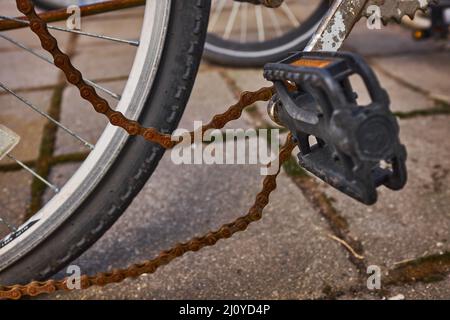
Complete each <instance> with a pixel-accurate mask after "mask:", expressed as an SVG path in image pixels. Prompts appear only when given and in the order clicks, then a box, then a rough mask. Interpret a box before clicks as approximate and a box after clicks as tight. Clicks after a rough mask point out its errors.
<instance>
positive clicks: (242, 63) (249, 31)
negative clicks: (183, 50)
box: [205, 0, 329, 67]
mask: <svg viewBox="0 0 450 320" xmlns="http://www.w3.org/2000/svg"><path fill="white" fill-rule="evenodd" d="M328 7H329V1H328V0H320V1H317V0H285V1H284V3H283V5H282V6H281V7H279V8H276V9H271V8H264V7H262V6H260V5H252V4H249V3H241V2H234V3H232V2H228V1H227V0H215V1H213V6H212V9H211V21H210V25H209V30H208V37H207V40H206V44H205V57H206V58H207V59H209V60H210V61H211V62H214V63H218V64H223V65H230V66H236V67H255V66H262V65H264V64H265V63H267V62H275V61H279V60H281V59H282V58H284V57H286V55H287V54H289V52H291V51H299V50H302V49H303V48H304V47H305V46H306V44H307V42H308V41H309V38H310V37H311V36H312V34H313V33H314V31H315V30H316V28H317V26H318V24H319V23H320V20H321V19H322V17H323V16H324V15H325V13H326V12H327V10H328Z"/></svg>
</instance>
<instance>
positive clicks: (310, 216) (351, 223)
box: [0, 4, 450, 299]
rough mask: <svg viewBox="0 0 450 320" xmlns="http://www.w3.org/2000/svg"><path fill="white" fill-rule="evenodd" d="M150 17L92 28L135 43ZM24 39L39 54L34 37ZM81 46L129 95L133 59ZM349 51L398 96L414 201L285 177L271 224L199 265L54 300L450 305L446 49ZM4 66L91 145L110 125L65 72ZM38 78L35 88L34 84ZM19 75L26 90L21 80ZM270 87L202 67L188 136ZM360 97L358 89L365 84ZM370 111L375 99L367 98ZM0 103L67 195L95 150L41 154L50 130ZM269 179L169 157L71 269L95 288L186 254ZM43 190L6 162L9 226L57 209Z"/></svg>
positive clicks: (103, 76) (250, 122)
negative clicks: (161, 257) (139, 266)
mask: <svg viewBox="0 0 450 320" xmlns="http://www.w3.org/2000/svg"><path fill="white" fill-rule="evenodd" d="M2 5H3V4H2ZM140 14H141V13H140V12H139V10H130V11H128V12H126V13H125V14H124V16H121V15H118V14H112V15H110V16H108V19H105V20H104V21H103V20H102V22H101V23H102V24H100V23H96V20H95V19H90V20H87V22H86V26H89V27H90V28H95V30H97V31H99V32H101V31H102V30H103V31H105V33H106V31H107V33H110V34H111V33H114V34H116V33H119V35H120V33H121V32H122V33H123V34H122V35H123V36H125V37H128V38H130V37H133V33H132V32H131V31H130V29H131V25H133V24H137V23H138V21H139V18H138V17H140ZM119 19H125V20H126V21H127V25H128V26H130V28H118V27H117V26H118V24H119V22H118V21H119ZM135 36H137V35H136V34H135ZM20 37H22V39H23V40H24V41H26V42H27V43H30V44H31V43H32V39H29V38H28V37H27V35H24V34H21V35H20ZM62 41H64V40H62ZM73 41H74V39H72V42H73ZM75 41H78V42H76V45H74V43H72V42H71V41H69V40H66V43H65V45H66V47H67V48H69V50H70V49H71V48H72V49H73V61H74V62H75V63H76V64H77V65H79V66H80V67H81V69H82V70H83V71H84V72H85V74H86V76H87V77H89V78H91V79H94V80H96V81H99V82H100V83H102V84H104V85H105V86H107V87H108V88H111V89H114V90H116V91H117V92H120V91H121V90H122V88H123V86H124V84H125V82H126V79H127V72H128V70H129V68H130V66H131V63H132V58H133V51H132V50H131V49H130V48H127V47H122V46H120V45H107V46H106V45H103V43H102V42H98V41H96V40H92V39H82V38H80V39H77V40H75ZM445 44H447V47H446V46H445ZM446 48H447V49H446ZM346 49H347V50H352V51H356V52H360V53H362V54H363V55H364V56H365V57H366V58H367V59H368V61H369V62H370V64H371V65H372V66H373V67H374V70H375V72H376V73H377V75H378V76H379V78H380V80H381V82H382V84H383V86H384V87H385V88H386V89H387V90H388V91H389V93H390V96H391V100H392V109H393V110H394V111H395V112H397V114H398V115H399V117H400V118H401V120H400V127H401V138H402V142H403V143H404V144H405V145H406V147H407V149H408V152H409V157H408V169H409V182H408V185H407V187H406V188H405V189H404V190H402V191H400V192H392V191H388V190H386V189H382V190H381V192H380V199H379V201H378V203H377V204H376V205H375V206H371V207H367V206H363V205H360V204H358V203H356V202H355V201H354V200H352V199H350V198H348V197H346V196H344V195H342V194H340V193H339V192H337V191H336V190H334V189H332V188H330V187H328V186H326V185H325V184H323V183H322V182H320V181H318V180H317V179H315V178H313V177H310V176H304V175H301V174H300V175H299V174H298V171H296V170H292V168H291V169H290V170H285V171H283V172H282V173H281V175H280V177H279V181H278V185H279V187H278V189H277V190H276V191H275V192H274V193H273V195H272V196H271V202H270V205H269V206H268V207H267V209H266V210H265V216H264V218H263V219H262V220H261V221H260V222H258V223H256V224H254V225H252V226H251V227H250V228H249V230H247V231H246V232H244V233H241V234H238V235H236V236H235V237H233V238H231V239H228V240H226V241H221V242H219V243H218V244H217V245H216V246H214V247H211V248H207V249H204V250H201V251H200V252H198V253H189V254H187V255H185V256H184V257H182V258H180V259H177V260H175V261H174V262H172V263H171V264H170V265H168V266H165V267H163V268H161V269H159V270H158V271H157V272H156V273H155V274H152V275H144V276H141V277H139V278H138V279H135V280H126V281H125V282H124V283H121V284H117V285H110V286H107V287H104V288H99V287H95V288H91V289H89V290H85V291H74V292H70V293H57V294H53V295H50V296H46V297H44V298H46V299H188V298H190V299H203V298H215V299H224V298H239V299H246V298H252V299H258V298H261V299H264V298H267V299H320V298H330V299H333V298H339V299H381V298H392V297H396V298H406V299H415V298H420V299H434V298H437V299H443V298H444V299H445V298H447V299H448V298H450V282H449V280H450V279H449V276H448V274H449V273H450V232H449V230H450V209H449V208H450V173H449V172H450V161H449V159H450V157H449V156H450V148H449V147H450V146H449V144H448V141H447V140H448V139H446V137H448V136H449V135H450V121H449V120H450V115H449V113H450V106H449V103H450V82H449V75H450V69H449V66H450V55H449V52H448V42H446V43H436V42H432V41H425V42H415V41H413V40H412V39H411V36H410V31H408V30H406V29H405V28H403V27H400V26H389V27H384V28H383V29H382V30H377V31H369V30H367V29H366V28H365V27H364V24H363V23H360V24H359V25H358V26H357V28H356V29H355V32H354V34H353V35H352V36H351V38H350V39H349V41H348V42H347V44H346ZM98 52H106V54H98ZM0 55H1V58H0V68H1V70H2V72H1V76H0V77H1V81H5V82H7V81H12V82H11V86H12V87H14V88H16V89H17V90H19V91H20V92H23V94H25V95H27V97H29V99H30V100H33V101H34V102H35V103H37V104H39V105H40V106H42V107H43V108H52V106H53V107H55V106H54V103H52V101H54V99H51V98H52V95H53V98H54V97H55V94H59V95H60V97H61V103H60V104H59V105H58V106H57V107H58V110H59V116H60V118H61V121H62V122H63V123H65V124H68V125H69V124H70V126H71V127H73V128H74V129H76V130H77V132H80V134H82V136H83V137H84V138H86V139H88V140H89V141H91V142H95V141H96V139H97V138H98V136H99V134H100V133H101V132H102V130H103V128H104V125H105V121H104V119H102V118H100V117H97V116H92V111H91V110H90V109H89V108H88V106H87V104H86V103H85V102H83V101H82V100H81V99H79V98H78V97H77V93H76V91H75V90H74V89H73V88H71V87H69V86H67V87H63V88H62V91H61V92H60V91H57V90H60V89H61V85H60V83H61V79H60V77H59V75H58V73H57V72H55V71H50V70H52V69H51V68H48V67H47V66H45V65H37V64H36V61H29V60H28V59H32V58H24V59H26V60H22V55H24V56H25V53H21V52H20V51H17V50H15V49H14V48H12V47H10V46H5V45H4V44H1V45H0ZM22 61H25V62H27V63H25V62H22ZM28 61H29V62H30V65H28ZM38 63H40V62H38ZM35 64H36V65H35ZM111 66H114V67H111ZM30 68H31V70H32V76H31V75H29V76H27V75H25V72H24V71H25V70H30ZM13 72H14V73H17V74H19V75H21V76H24V77H23V78H20V77H19V76H17V77H10V76H9V74H12V73H13ZM355 81H356V80H355ZM24 83H25V84H26V86H25V87H24V86H23V84H24ZM58 84H59V86H56V87H55V85H58ZM266 84H267V83H266V82H265V81H264V79H262V76H261V71H260V70H256V69H255V70H253V69H233V68H223V67H218V66H213V65H210V64H208V63H207V62H204V63H203V64H202V66H201V69H200V73H199V75H198V79H197V82H196V85H195V88H194V91H193V94H192V97H191V99H190V102H189V105H188V107H187V111H186V113H185V115H184V116H183V119H182V122H181V124H180V126H181V127H183V128H186V129H191V128H192V122H193V121H194V120H203V121H207V120H208V119H210V117H211V116H212V115H213V114H215V113H219V112H222V111H223V110H224V109H225V107H226V106H228V105H230V104H232V103H233V102H234V101H235V100H236V96H237V94H238V91H243V90H254V89H257V88H259V87H260V86H263V85H266ZM355 85H356V87H357V88H358V87H360V85H358V83H357V82H355ZM58 88H59V89H58ZM360 98H361V99H363V100H364V99H367V97H365V95H364V93H362V94H361V96H360ZM0 102H1V103H2V105H7V106H14V107H17V110H14V112H12V111H10V110H11V109H12V108H0V122H4V123H6V124H7V125H8V126H11V127H12V128H13V129H14V130H15V131H17V132H19V133H20V134H21V135H22V136H23V137H24V140H23V142H22V144H21V145H20V146H19V147H18V148H17V149H15V153H16V154H17V155H18V156H19V157H20V158H21V159H23V160H26V161H29V162H30V164H33V163H34V161H36V160H39V159H41V160H42V159H44V160H45V159H47V160H49V159H50V160H51V161H48V162H49V163H50V167H49V168H50V172H49V174H48V178H49V179H50V180H51V181H52V182H53V183H56V184H58V185H62V184H63V183H64V182H65V181H67V179H68V178H69V177H70V176H71V174H72V173H73V172H74V171H75V170H76V169H77V167H78V166H79V164H80V160H81V159H82V158H83V155H84V154H85V152H86V150H85V149H83V147H82V146H80V145H79V144H77V143H76V142H74V141H73V140H71V139H70V138H68V136H67V135H66V134H65V133H63V132H60V131H58V132H57V133H56V140H55V145H54V150H52V151H51V153H50V154H47V153H45V152H43V150H42V148H40V146H39V145H38V144H36V142H35V141H36V138H37V139H40V140H42V137H41V136H42V132H44V131H45V128H44V126H45V121H42V119H39V117H36V116H35V115H33V114H31V113H27V111H26V110H25V111H23V114H22V113H20V114H19V113H18V112H22V111H19V110H20V108H25V107H23V106H21V105H20V104H18V103H16V102H14V101H13V99H12V98H11V97H9V96H7V95H5V94H2V93H0ZM264 108H265V106H264V105H263V104H258V109H257V110H258V111H257V112H256V113H255V112H254V111H253V112H246V113H244V115H243V117H242V118H241V119H239V120H237V121H235V122H233V123H231V124H230V126H229V127H230V128H251V127H261V126H264V125H266V124H267V122H268V121H269V120H268V118H267V116H266V115H265V109H264ZM24 119H25V120H26V124H27V126H24V125H23V124H24V122H23V121H24ZM10 123H11V125H10ZM28 130H31V131H28ZM58 157H59V158H58ZM64 157H65V158H66V159H65V160H64V161H62V160H61V159H63V158H64ZM57 158H58V159H59V160H58V159H57ZM52 159H53V160H52ZM55 159H56V160H55ZM68 159H69V160H68ZM296 172H297V174H295V173H296ZM261 179H262V177H261V176H260V175H259V167H258V166H250V165H245V166H244V165H234V166H232V165H216V166H206V165H181V166H176V165H174V164H173V163H172V162H171V159H170V154H169V153H167V154H166V155H165V157H164V158H163V160H162V161H161V163H160V165H159V166H158V168H157V170H156V172H155V174H154V176H152V178H151V179H150V180H149V182H148V183H147V184H146V186H145V187H144V188H143V190H142V191H141V192H140V194H139V195H138V197H136V199H135V200H134V201H133V203H132V205H131V206H130V207H129V208H128V209H127V211H126V212H125V213H124V215H123V216H122V217H121V218H120V219H119V221H118V222H117V223H116V224H115V225H114V226H113V227H112V228H111V229H110V230H109V231H108V232H107V233H106V234H105V235H104V236H103V237H102V238H101V239H100V240H99V241H98V242H97V243H96V244H95V245H94V246H93V247H92V248H91V249H89V250H88V251H87V252H85V253H84V254H83V255H82V256H81V257H80V258H79V259H77V260H76V261H74V262H73V263H74V264H77V265H79V266H80V267H81V269H82V271H83V272H84V273H89V274H92V273H95V272H98V271H104V270H106V269H111V268H117V267H125V266H127V265H129V264H130V263H134V262H140V261H142V260H144V259H148V258H152V257H154V256H155V255H156V254H158V252H159V251H161V250H164V249H167V248H168V247H170V246H171V245H173V244H174V243H177V242H180V241H186V240H188V239H189V238H192V237H193V236H195V235H199V234H203V233H205V232H207V231H209V230H211V229H215V228H217V227H218V226H220V225H221V224H223V223H225V222H228V221H230V220H232V219H234V218H236V217H238V216H240V215H242V214H244V213H245V212H246V211H247V209H248V207H249V205H250V203H251V202H252V201H253V199H254V196H255V194H256V192H257V190H258V189H259V188H260V186H261V182H260V181H261ZM11 181H14V183H11ZM31 181H32V179H31V177H30V176H29V175H27V174H26V173H24V172H23V171H19V170H17V168H15V169H14V166H13V165H12V164H11V163H10V162H7V161H2V162H0V204H1V206H2V208H3V209H2V210H3V211H2V214H3V212H4V211H5V210H7V212H6V216H7V217H8V219H9V220H10V221H12V222H13V223H19V222H20V221H21V219H23V217H24V216H25V214H26V212H27V207H29V203H32V202H33V201H34V202H36V201H38V202H39V201H40V203H41V204H44V203H45V202H46V201H47V200H48V199H49V198H50V197H51V193H50V192H48V190H47V191H45V192H44V193H43V194H41V193H39V192H38V191H36V190H34V189H33V188H31ZM39 197H42V199H40V200H39V199H37V198H39ZM2 232H3V233H5V232H6V230H3V229H1V228H0V235H1V233H2ZM369 265H377V266H379V267H380V268H381V269H382V272H383V274H382V290H375V291H369V290H367V288H366V280H367V276H368V275H367V274H366V268H367V267H368V266H369ZM61 274H63V273H61Z"/></svg>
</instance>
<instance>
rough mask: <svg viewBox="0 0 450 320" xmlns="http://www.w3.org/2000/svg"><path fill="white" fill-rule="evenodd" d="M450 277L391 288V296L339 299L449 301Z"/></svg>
mask: <svg viewBox="0 0 450 320" xmlns="http://www.w3.org/2000/svg"><path fill="white" fill-rule="evenodd" d="M449 283H450V276H447V277H445V278H444V279H443V280H441V281H436V282H434V281H433V282H428V283H427V282H417V283H408V284H402V285H401V286H394V287H389V288H388V290H389V294H385V295H384V296H383V295H381V296H380V295H379V294H378V293H377V292H376V291H372V292H370V293H369V292H366V291H364V292H359V293H356V294H345V295H343V296H341V297H339V299H341V300H348V299H357V300H379V299H391V300H393V299H395V300H436V299H437V300H448V299H449V298H450V285H449Z"/></svg>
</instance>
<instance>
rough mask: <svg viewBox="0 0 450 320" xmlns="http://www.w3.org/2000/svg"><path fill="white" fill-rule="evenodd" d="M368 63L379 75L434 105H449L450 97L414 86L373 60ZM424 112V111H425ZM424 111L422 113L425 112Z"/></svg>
mask: <svg viewBox="0 0 450 320" xmlns="http://www.w3.org/2000/svg"><path fill="white" fill-rule="evenodd" d="M368 62H369V63H370V64H371V65H372V66H373V67H374V68H375V69H376V70H377V71H378V72H380V73H382V74H384V75H385V76H387V77H389V78H391V79H392V80H394V81H395V82H397V83H398V84H400V85H402V86H403V87H405V88H407V89H409V90H411V91H414V92H416V93H420V94H422V95H423V96H424V97H426V98H428V99H430V100H432V101H433V102H434V103H436V104H444V105H449V104H450V97H446V96H440V95H438V94H434V93H433V92H431V91H429V90H426V89H424V88H422V87H420V86H418V85H415V84H413V83H410V82H408V81H407V80H405V79H403V78H401V77H399V76H397V75H395V74H393V73H392V72H390V71H388V70H386V69H385V68H383V67H382V66H381V65H380V64H379V63H378V62H375V61H374V60H373V59H370V58H369V59H368ZM425 110H426V109H425ZM425 110H424V111H425Z"/></svg>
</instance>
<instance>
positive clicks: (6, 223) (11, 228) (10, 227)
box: [0, 217, 17, 232]
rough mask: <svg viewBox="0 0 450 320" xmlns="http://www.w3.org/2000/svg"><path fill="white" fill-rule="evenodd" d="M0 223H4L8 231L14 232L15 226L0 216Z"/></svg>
mask: <svg viewBox="0 0 450 320" xmlns="http://www.w3.org/2000/svg"><path fill="white" fill-rule="evenodd" d="M0 223H2V224H4V225H5V226H6V227H7V228H8V229H9V230H10V231H12V232H16V231H17V228H16V227H14V226H13V225H12V224H11V223H9V222H8V221H6V220H5V219H3V218H2V217H0Z"/></svg>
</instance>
